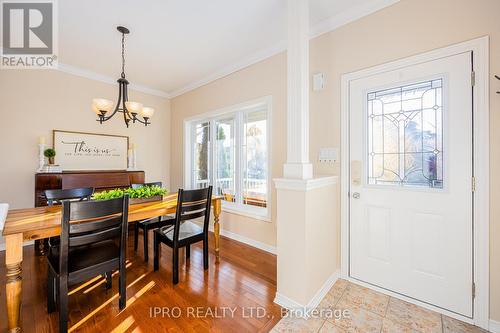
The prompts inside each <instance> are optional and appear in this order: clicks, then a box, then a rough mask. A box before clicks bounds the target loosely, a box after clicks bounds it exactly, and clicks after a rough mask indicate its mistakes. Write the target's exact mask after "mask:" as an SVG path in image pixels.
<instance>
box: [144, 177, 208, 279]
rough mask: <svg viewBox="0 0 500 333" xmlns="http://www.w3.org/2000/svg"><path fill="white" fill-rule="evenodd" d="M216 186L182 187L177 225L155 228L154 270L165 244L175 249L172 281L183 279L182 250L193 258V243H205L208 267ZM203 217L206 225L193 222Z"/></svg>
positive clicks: (205, 262) (187, 256)
mask: <svg viewBox="0 0 500 333" xmlns="http://www.w3.org/2000/svg"><path fill="white" fill-rule="evenodd" d="M211 199H212V186H209V187H208V188H204V189H199V190H189V191H184V190H183V189H179V194H178V197H177V211H176V214H175V224H174V225H173V226H167V227H163V228H160V229H157V230H155V231H154V270H155V271H157V270H158V269H159V264H160V263H159V256H160V251H161V248H160V246H161V243H164V244H166V245H168V246H169V247H171V248H172V252H173V253H172V258H173V260H172V264H173V267H172V280H173V283H174V284H177V283H178V282H179V249H180V248H182V247H185V248H186V258H189V257H190V252H191V251H190V246H191V244H193V243H197V242H203V269H208V223H209V221H210V205H211V201H212V200H211ZM199 218H203V227H200V226H199V225H198V224H196V223H194V222H191V221H192V220H194V219H199Z"/></svg>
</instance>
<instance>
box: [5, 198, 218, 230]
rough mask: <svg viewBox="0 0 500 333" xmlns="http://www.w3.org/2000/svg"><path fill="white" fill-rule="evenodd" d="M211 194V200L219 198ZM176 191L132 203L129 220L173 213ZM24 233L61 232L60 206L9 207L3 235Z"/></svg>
mask: <svg viewBox="0 0 500 333" xmlns="http://www.w3.org/2000/svg"><path fill="white" fill-rule="evenodd" d="M220 199H221V197H220V196H213V197H212V202H214V201H217V200H220ZM176 208H177V193H172V194H169V195H166V196H164V197H163V200H162V201H153V202H146V203H140V204H133V205H130V207H129V213H128V214H129V215H128V220H129V222H135V221H140V220H143V219H147V218H152V217H156V216H162V215H166V214H171V213H175V210H176ZM19 233H23V234H24V239H25V240H33V239H42V238H47V237H52V236H57V235H59V234H60V233H61V206H60V205H57V206H51V207H49V206H46V207H37V208H25V209H11V210H9V212H8V214H7V220H6V221H5V226H4V229H3V236H7V235H12V234H19Z"/></svg>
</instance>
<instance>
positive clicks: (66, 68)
mask: <svg viewBox="0 0 500 333" xmlns="http://www.w3.org/2000/svg"><path fill="white" fill-rule="evenodd" d="M54 70H56V71H60V72H63V73H67V74H71V75H75V76H79V77H83V78H86V79H90V80H94V81H99V82H103V83H108V84H112V85H116V78H113V77H110V76H106V75H101V74H99V73H96V72H92V71H89V70H86V69H83V68H80V67H76V66H72V65H68V64H63V63H59V64H58V66H57V68H54ZM128 88H129V89H131V90H135V91H139V92H142V93H145V94H148V95H153V96H158V97H163V98H170V95H169V94H168V93H166V92H164V91H161V90H158V89H154V88H150V87H147V86H143V85H139V84H132V83H131V84H129V86H128Z"/></svg>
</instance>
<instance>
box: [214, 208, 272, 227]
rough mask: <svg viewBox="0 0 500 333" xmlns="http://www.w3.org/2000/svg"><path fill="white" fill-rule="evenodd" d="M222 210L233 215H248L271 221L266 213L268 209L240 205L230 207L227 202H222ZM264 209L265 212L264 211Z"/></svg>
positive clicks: (256, 218)
mask: <svg viewBox="0 0 500 333" xmlns="http://www.w3.org/2000/svg"><path fill="white" fill-rule="evenodd" d="M222 211H223V212H226V213H231V214H235V215H240V216H245V217H250V218H252V219H255V220H260V221H264V222H269V223H271V222H272V220H271V217H269V215H268V209H265V210H264V209H252V208H242V207H231V206H230V205H227V204H222ZM264 211H265V213H264Z"/></svg>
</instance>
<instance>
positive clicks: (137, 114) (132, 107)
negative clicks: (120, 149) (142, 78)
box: [92, 26, 155, 127]
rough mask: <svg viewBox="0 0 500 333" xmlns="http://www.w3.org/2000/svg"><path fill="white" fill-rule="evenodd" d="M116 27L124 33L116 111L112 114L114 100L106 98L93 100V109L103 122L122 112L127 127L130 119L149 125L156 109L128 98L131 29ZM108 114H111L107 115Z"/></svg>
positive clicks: (133, 121)
mask: <svg viewBox="0 0 500 333" xmlns="http://www.w3.org/2000/svg"><path fill="white" fill-rule="evenodd" d="M116 29H117V30H118V31H119V32H120V33H121V34H122V73H121V76H120V78H119V79H118V80H117V82H118V102H117V103H116V106H115V109H114V111H113V112H112V113H111V114H110V112H111V110H112V108H113V104H114V103H113V101H110V100H108V99H104V98H94V99H93V100H92V110H93V111H94V112H95V113H96V114H97V116H98V119H97V121H98V122H99V123H101V124H102V123H103V122H105V121H108V120H109V119H111V118H113V116H114V115H115V114H117V113H118V112H121V113H122V114H123V120H124V121H125V125H127V127H128V126H129V123H130V121H132V123H135V122H139V123H141V124H144V125H145V126H148V125H149V124H151V123H150V122H149V120H150V119H151V117H152V116H153V114H154V111H155V110H154V109H153V108H150V107H147V106H142V104H141V103H138V102H132V101H129V100H128V89H127V86H128V84H129V82H128V81H127V79H126V77H125V35H126V34H128V33H130V30H128V29H127V28H125V27H122V26H119V27H116ZM108 114H109V116H107V115H108ZM141 118H142V119H141Z"/></svg>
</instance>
